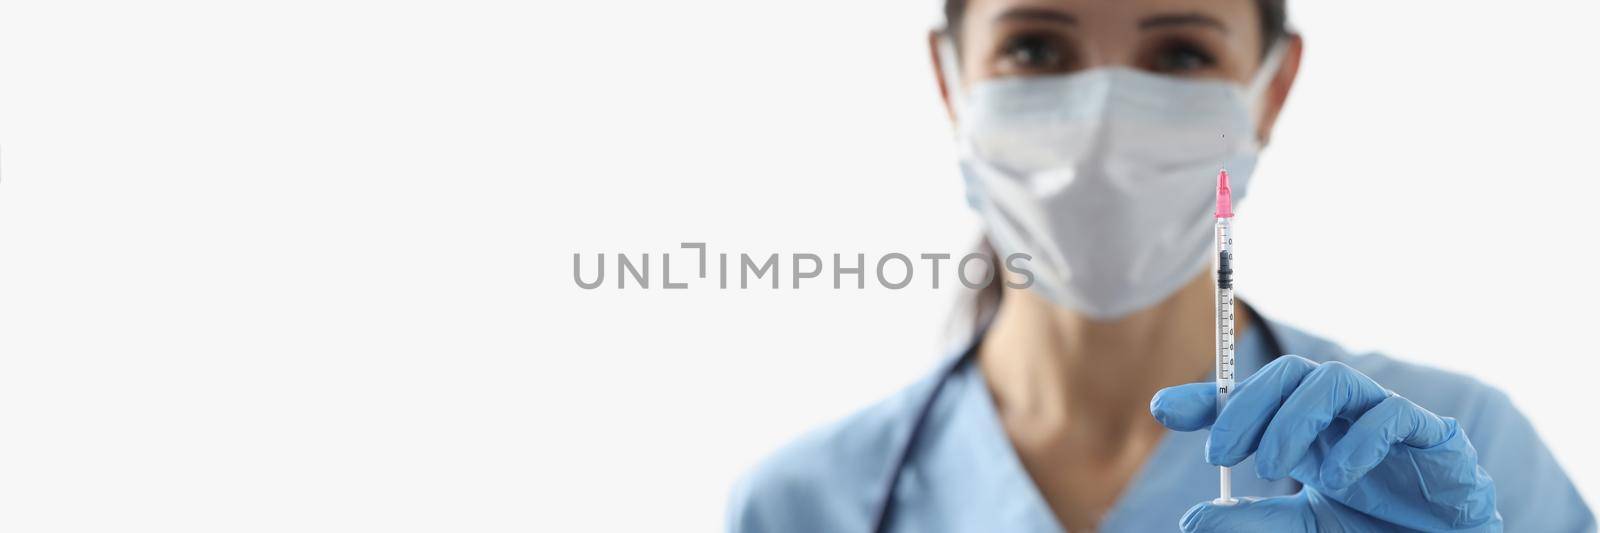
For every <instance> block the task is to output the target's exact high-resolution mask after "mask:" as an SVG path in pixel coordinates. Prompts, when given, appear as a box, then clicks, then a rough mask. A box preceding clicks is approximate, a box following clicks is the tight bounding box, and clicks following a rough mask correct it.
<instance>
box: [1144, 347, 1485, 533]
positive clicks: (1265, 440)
mask: <svg viewBox="0 0 1600 533" xmlns="http://www.w3.org/2000/svg"><path fill="white" fill-rule="evenodd" d="M1150 413H1151V414H1153V415H1155V417H1156V420H1159V421H1161V423H1162V424H1163V425H1165V426H1167V427H1168V428H1171V429H1174V430H1177V431H1195V430H1199V429H1204V428H1206V427H1208V426H1209V427H1210V428H1211V436H1210V438H1209V439H1208V440H1207V441H1206V461H1207V462H1209V463H1211V464H1215V465H1220V466H1234V465H1237V464H1239V462H1240V461H1243V460H1244V459H1245V458H1246V457H1248V456H1250V455H1251V454H1255V458H1256V460H1255V465H1256V475H1258V476H1261V477H1262V478H1265V479H1274V480H1275V479H1281V478H1283V477H1285V476H1287V477H1290V478H1293V479H1294V480H1295V481H1299V482H1300V484H1301V485H1303V486H1304V488H1303V489H1302V490H1301V491H1300V493H1298V494H1295V495H1293V496H1284V497H1276V498H1259V499H1256V498H1247V499H1244V500H1243V501H1241V503H1239V504H1236V505H1231V506H1223V505H1215V504H1212V503H1210V502H1206V503H1202V504H1199V505H1196V506H1195V507H1194V508H1191V509H1189V512H1188V513H1187V514H1185V515H1184V516H1183V519H1182V520H1181V521H1180V524H1179V525H1180V527H1182V528H1183V530H1184V531H1188V532H1194V531H1246V532H1248V531H1272V532H1286V531H1395V530H1422V531H1500V530H1501V528H1502V526H1501V520H1500V513H1499V512H1498V511H1497V510H1496V509H1495V495H1494V481H1493V480H1491V479H1489V474H1488V472H1485V471H1484V470H1483V468H1482V467H1480V466H1478V452H1477V450H1474V449H1473V448H1472V443H1470V442H1468V441H1467V435H1466V433H1465V432H1464V431H1461V430H1460V428H1458V427H1456V421H1455V419H1452V418H1441V417H1439V416H1438V415H1435V414H1433V413H1430V412H1428V411H1427V410H1426V409H1423V408H1421V407H1418V406H1417V405H1416V404H1414V403H1411V401H1410V400H1407V399H1405V398H1404V397H1401V396H1399V395H1397V394H1394V393H1392V392H1389V391H1388V390H1386V389H1384V388H1383V387H1382V386H1380V385H1378V383H1377V382H1375V381H1373V380H1372V378H1369V377H1367V376H1365V375H1363V374H1362V373H1360V372H1357V371H1356V370H1355V369H1352V368H1350V367H1349V366H1347V365H1345V364H1342V363H1338V362H1329V363H1323V364H1320V365H1319V364H1317V363H1314V362H1312V361H1310V360H1308V359H1305V358H1303V357H1300V356H1295V355H1286V356H1283V357H1279V358H1278V359H1276V360H1274V361H1272V362H1271V363H1270V364H1268V365H1266V366H1265V367H1262V369H1261V370H1260V371H1258V372H1256V373H1255V374H1254V375H1252V376H1250V378H1249V379H1246V380H1244V381H1241V382H1239V383H1238V386H1237V387H1236V388H1235V391H1234V392H1233V394H1231V395H1230V396H1229V397H1228V404H1227V406H1226V407H1225V408H1224V409H1223V410H1222V413H1220V414H1218V413H1217V391H1216V384H1215V383H1211V382H1206V383H1190V384H1188V385H1179V386H1176V387H1168V388H1166V389H1162V390H1161V391H1160V392H1157V393H1156V396H1155V398H1154V399H1153V400H1151V402H1150Z"/></svg>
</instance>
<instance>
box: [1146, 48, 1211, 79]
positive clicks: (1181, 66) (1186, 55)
mask: <svg viewBox="0 0 1600 533" xmlns="http://www.w3.org/2000/svg"><path fill="white" fill-rule="evenodd" d="M1216 65H1217V58H1216V57H1215V56H1213V55H1211V53H1210V52H1207V51H1205V50H1204V49H1202V48H1200V47H1198V46H1195V45H1193V44H1188V43H1175V44H1171V45H1167V46H1164V47H1162V48H1161V50H1159V51H1157V52H1156V55H1155V58H1154V64H1152V65H1151V66H1150V67H1151V69H1152V70H1154V71H1156V72H1160V73H1163V74H1186V73H1193V72H1200V71H1204V70H1206V69H1209V68H1212V67H1215V66H1216Z"/></svg>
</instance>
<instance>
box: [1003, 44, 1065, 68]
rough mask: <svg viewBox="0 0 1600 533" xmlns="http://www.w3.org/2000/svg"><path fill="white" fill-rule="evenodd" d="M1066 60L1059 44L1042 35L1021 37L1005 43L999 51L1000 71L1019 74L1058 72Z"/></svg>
mask: <svg viewBox="0 0 1600 533" xmlns="http://www.w3.org/2000/svg"><path fill="white" fill-rule="evenodd" d="M1065 60H1066V54H1065V52H1064V51H1063V50H1062V49H1061V45H1060V43H1059V42H1058V41H1057V40H1055V39H1052V38H1050V37H1048V36H1044V35H1022V36H1018V37H1014V38H1012V39H1010V40H1008V41H1006V43H1005V45H1004V46H1002V47H1001V49H1000V62H1001V64H1002V70H1008V71H1020V72H1047V71H1059V70H1061V69H1062V67H1063V63H1064V62H1065Z"/></svg>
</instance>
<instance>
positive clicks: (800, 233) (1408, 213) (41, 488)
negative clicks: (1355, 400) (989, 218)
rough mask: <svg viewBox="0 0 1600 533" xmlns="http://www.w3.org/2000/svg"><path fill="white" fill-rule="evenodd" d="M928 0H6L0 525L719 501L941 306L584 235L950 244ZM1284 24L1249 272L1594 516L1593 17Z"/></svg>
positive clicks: (122, 525)
mask: <svg viewBox="0 0 1600 533" xmlns="http://www.w3.org/2000/svg"><path fill="white" fill-rule="evenodd" d="M937 9H938V8H937V2H934V1H932V0H917V1H911V2H905V1H902V2H861V1H858V0H834V1H823V2H775V1H765V2H750V1H748V0H737V1H736V0H719V1H696V2H661V1H654V0H629V1H621V2H617V1H613V2H504V3H486V2H369V3H362V2H350V1H316V2H311V1H301V2H259V3H251V4H232V3H230V4H228V5H227V6H226V7H224V6H222V5H220V4H217V3H212V2H187V3H185V2H153V3H142V4H141V5H138V6H134V5H131V4H129V3H121V2H103V3H85V2H69V1H63V2H48V3H46V2H7V3H5V4H4V7H3V8H0V150H3V159H0V530H4V531H19V532H26V531H116V530H148V531H156V530H159V531H284V530H298V531H318V530H320V531H358V530H364V531H533V530H539V531H652V530H680V531H712V530H716V529H718V528H720V527H721V521H722V512H723V504H724V501H725V498H726V495H727V493H728V489H729V487H730V484H731V483H732V482H733V481H734V479H735V478H736V476H737V475H738V474H739V473H740V472H742V471H743V470H745V469H746V468H748V467H749V466H750V465H752V464H754V463H755V462H756V461H757V460H759V458H760V457H762V456H763V455H765V454H767V453H769V452H771V451H772V450H773V449H774V448H776V447H778V446H780V445H781V444H782V443H783V442H785V441H787V440H789V439H791V438H793V437H794V436H796V435H797V434H799V433H800V432H802V431H804V430H805V429H807V428H810V427H813V426H815V425H817V424H820V423H824V422H826V421H828V420H832V419H835V418H837V417H839V416H842V415H844V414H846V413H848V412H850V411H852V410H854V409H856V408H859V407H861V406H863V405H865V404H867V403H869V402H871V401H873V400H875V399H877V398H881V397H883V396H885V395H887V394H890V393H892V392H893V391H895V390H896V389H898V388H899V387H901V386H902V385H904V384H905V383H907V382H908V381H910V380H912V379H913V378H914V377H916V376H918V375H921V374H922V373H923V372H925V371H926V370H927V369H928V368H929V366H930V365H932V364H933V362H934V361H935V360H936V359H937V358H938V357H939V354H938V353H937V350H938V348H937V347H938V342H937V340H938V338H939V327H940V319H941V317H942V315H943V313H944V306H945V304H946V302H947V301H948V300H950V299H951V298H952V297H953V293H952V292H950V291H947V290H940V291H933V290H929V289H928V288H926V286H925V285H914V286H913V287H912V288H908V289H906V290H901V291H890V290H885V289H881V288H879V289H868V290H865V291H854V290H846V291H833V290H830V289H825V288H824V287H825V286H826V285H829V284H828V283H826V282H822V283H809V284H808V285H807V286H806V287H804V288H802V289H800V290H792V289H787V288H786V289H783V290H777V291H774V290H771V289H762V290H749V291H736V290H716V289H714V288H713V286H712V285H710V284H709V283H699V284H694V285H691V288H690V289H688V290H683V291H670V292H669V291H662V290H660V289H659V285H653V287H652V288H651V289H650V290H637V289H629V290H617V289H615V288H605V289H600V290H594V291H584V290H579V289H578V288H577V287H576V285H575V283H574V282H573V279H572V254H573V253H584V254H586V255H588V256H589V257H592V254H595V253H601V252H604V253H607V254H614V253H618V252H625V253H629V254H634V255H638V254H642V253H651V254H652V255H654V257H652V261H656V262H657V263H655V265H654V266H655V267H656V269H657V270H653V271H652V276H655V277H657V278H656V282H657V283H659V277H658V276H659V270H658V269H659V261H660V253H662V252H672V251H676V249H677V244H678V243H679V242H681V241H704V242H707V243H709V244H710V246H711V248H712V252H713V253H716V252H732V253H738V252H748V253H752V254H767V253H774V252H776V253H782V254H785V257H787V256H788V254H793V253H802V252H812V253H820V254H830V253H835V252H838V253H845V254H853V253H857V252H861V253H867V254H868V256H869V257H876V256H877V255H881V254H883V253H887V252H893V251H905V252H921V251H929V252H950V253H960V252H961V251H963V250H964V249H965V247H966V246H967V245H968V244H970V243H971V242H972V239H973V237H974V236H975V235H976V233H977V231H978V230H977V227H976V225H975V222H974V220H973V218H972V217H971V216H970V215H969V214H968V213H967V211H966V209H965V205H964V202H963V200H962V196H961V195H962V191H961V186H960V182H959V179H958V178H957V175H956V174H955V172H954V168H953V164H952V161H951V151H950V149H949V132H948V127H947V125H946V123H945V119H944V117H943V114H942V112H941V109H940V108H939V107H938V103H937V100H936V99H935V92H934V90H933V82H932V77H931V74H930V70H929V68H928V66H927V63H926V50H925V48H924V40H923V37H924V33H923V32H924V31H925V30H926V29H927V28H928V27H929V26H930V24H931V22H932V21H933V20H934V17H933V16H932V15H933V14H934V13H936V12H937ZM1292 18H1293V20H1294V21H1295V22H1296V23H1297V24H1298V25H1299V26H1300V28H1302V29H1303V30H1304V33H1305V34H1306V36H1307V46H1308V48H1307V52H1306V57H1305V63H1304V69H1303V75H1302V77H1301V81H1300V84H1299V86H1298V87H1297V89H1296V92H1295V94H1294V95H1293V97H1292V99H1291V102H1290V103H1289V107H1288V110H1287V112H1286V113H1285V114H1284V116H1283V117H1282V122H1281V126H1280V128H1279V130H1278V132H1277V136H1276V142H1275V145H1274V146H1272V147H1271V148H1270V149H1269V150H1268V152H1267V155H1266V157H1265V160H1264V162H1263V164H1262V166H1261V169H1260V174H1259V176H1258V180H1257V181H1256V183H1255V187H1254V189H1253V190H1252V191H1251V195H1250V198H1249V200H1248V201H1246V202H1245V205H1244V206H1243V208H1242V209H1241V211H1240V219H1239V230H1238V234H1239V240H1240V246H1241V251H1240V257H1241V261H1247V263H1245V264H1248V265H1250V266H1249V267H1248V268H1249V270H1248V272H1249V277H1248V278H1242V280H1241V283H1242V284H1243V289H1242V292H1243V294H1244V296H1245V297H1247V298H1249V299H1252V300H1253V301H1254V302H1256V304H1257V305H1258V306H1259V307H1260V308H1262V309H1263V310H1264V311H1265V312H1267V313H1269V314H1270V315H1272V316H1274V317H1277V318H1280V319H1283V320H1286V321H1288V322H1290V323H1292V324H1296V325H1299V326H1302V327H1306V328H1308V329H1310V330H1312V331H1314V332H1318V333H1322V334H1325V335H1328V336H1331V337H1332V338H1334V339H1336V340H1339V341H1341V342H1344V343H1346V344H1347V345H1349V346H1351V347H1354V348H1362V349H1364V348H1376V349H1382V350H1384V351H1386V352H1389V353H1391V354H1396V355H1399V356H1401V357H1404V358H1408V359H1410V360H1414V361H1421V362H1426V363H1429V364H1434V365H1438V366H1441V367H1445V368H1449V369H1453V370H1459V371H1463V372H1467V373H1470V374H1473V375H1475V376H1478V377H1480V378H1482V379H1484V380H1486V381H1488V382H1490V383H1493V384H1495V385H1497V386H1500V387H1502V388H1504V389H1505V390H1507V391H1508V392H1509V393H1510V394H1511V396H1512V398H1513V399H1514V400H1515V401H1516V403H1517V404H1518V405H1519V406H1520V407H1521V408H1522V409H1523V410H1524V411H1525V412H1527V413H1528V414H1529V416H1531V417H1532V418H1533V420H1534V421H1535V423H1536V424H1537V426H1538V428H1539V430H1540V432H1541V433H1542V434H1543V436H1544V437H1545V439H1546V440H1547V441H1548V442H1549V444H1550V446H1551V447H1552V448H1553V449H1554V450H1555V451H1556V453H1557V455H1558V456H1559V458H1560V460H1561V461H1562V462H1563V464H1564V465H1565V466H1566V468H1567V470H1568V471H1569V472H1570V473H1571V474H1572V475H1573V476H1574V477H1575V478H1576V479H1577V481H1578V483H1579V484H1580V488H1581V489H1582V490H1583V491H1584V493H1585V494H1586V496H1587V497H1588V498H1589V501H1590V502H1591V503H1593V502H1595V501H1596V500H1595V497H1596V495H1597V494H1600V458H1596V456H1595V455H1594V454H1593V450H1594V447H1595V444H1596V439H1595V437H1596V432H1595V430H1594V429H1593V427H1594V423H1595V419H1596V418H1595V414H1594V406H1595V400H1594V396H1593V395H1594V390H1595V386H1596V384H1595V380H1596V379H1597V378H1596V375H1597V372H1596V371H1597V370H1600V363H1597V362H1596V360H1597V359H1596V357H1597V356H1600V350H1597V349H1596V348H1595V338H1594V334H1593V333H1594V331H1595V328H1596V326H1597V320H1600V316H1597V313H1596V312H1595V311H1594V309H1595V307H1594V306H1595V305H1596V302H1600V290H1597V284H1596V281H1595V275H1596V272H1600V260H1597V259H1596V257H1595V254H1594V250H1595V242H1596V239H1595V237H1594V235H1593V234H1594V232H1595V230H1596V229H1597V226H1600V224H1597V220H1596V215H1595V213H1596V202H1597V198H1600V185H1597V183H1600V172H1597V171H1596V169H1595V150H1596V149H1597V146H1596V136H1595V130H1594V126H1595V124H1596V123H1597V121H1600V107H1597V104H1596V96H1595V95H1597V94H1600V84H1597V82H1596V80H1595V77H1594V75H1593V67H1594V65H1595V57H1596V56H1595V53H1596V47H1595V45H1594V41H1593V35H1594V24H1595V20H1597V19H1600V8H1597V5H1596V4H1595V3H1594V2H1571V1H1567V0H1540V1H1524V2H1515V3H1507V2H1488V1H1471V2H1462V1H1444V0H1437V1H1428V2H1391V1H1377V0H1361V1H1340V2H1296V3H1294V4H1293V5H1292ZM681 259H682V258H680V260H681ZM588 264H590V265H592V263H588ZM679 265H683V266H680V267H679V268H680V269H681V270H675V271H674V277H678V276H679V275H681V274H688V273H690V272H692V270H690V269H691V268H692V267H690V266H688V265H692V263H675V266H679ZM613 276H614V273H613ZM609 279H610V280H614V279H615V278H614V277H612V278H609Z"/></svg>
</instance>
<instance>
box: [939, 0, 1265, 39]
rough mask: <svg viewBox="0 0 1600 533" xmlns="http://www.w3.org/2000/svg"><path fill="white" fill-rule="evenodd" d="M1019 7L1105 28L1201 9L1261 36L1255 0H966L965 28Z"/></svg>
mask: <svg viewBox="0 0 1600 533" xmlns="http://www.w3.org/2000/svg"><path fill="white" fill-rule="evenodd" d="M1019 9H1048V10H1051V11H1058V12H1062V13H1066V14H1070V15H1071V16H1072V18H1073V19H1075V20H1076V21H1077V24H1078V25H1080V26H1082V27H1084V28H1085V29H1088V30H1096V31H1103V32H1116V31H1121V30H1130V31H1131V30H1134V29H1137V26H1138V24H1139V21H1140V20H1142V19H1145V18H1148V17H1152V16H1158V15H1170V14H1181V13H1200V14H1204V15H1208V16H1210V17H1211V18H1215V19H1217V20H1220V21H1223V22H1224V23H1226V24H1227V26H1228V27H1229V30H1230V31H1231V32H1232V33H1235V34H1237V35H1238V36H1240V37H1247V38H1253V39H1259V38H1260V33H1261V26H1260V24H1261V14H1260V13H1259V12H1258V11H1257V7H1256V0H967V9H966V15H965V17H964V19H963V22H962V26H963V28H962V29H981V28H982V27H984V26H988V25H991V24H993V23H994V21H995V20H996V19H997V18H999V17H1001V16H1002V15H1003V14H1005V13H1006V12H1008V11H1014V10H1019Z"/></svg>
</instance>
